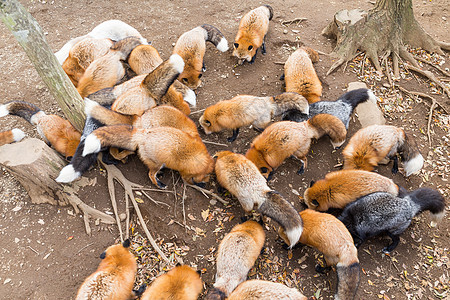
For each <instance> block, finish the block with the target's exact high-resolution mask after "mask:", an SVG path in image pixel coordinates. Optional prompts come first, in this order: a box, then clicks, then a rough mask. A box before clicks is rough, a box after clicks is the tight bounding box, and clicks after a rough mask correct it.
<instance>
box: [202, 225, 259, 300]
mask: <svg viewBox="0 0 450 300" xmlns="http://www.w3.org/2000/svg"><path fill="white" fill-rule="evenodd" d="M265 238H266V235H265V233H264V229H263V228H262V226H261V225H260V224H259V223H258V222H255V221H252V220H250V221H247V222H244V223H242V224H238V225H236V226H234V227H233V229H231V231H230V232H229V233H228V234H227V235H225V236H224V238H223V239H222V241H221V242H220V245H219V249H218V251H217V272H216V282H215V283H214V288H213V289H211V290H210V291H209V292H208V294H207V295H206V299H208V300H216V299H225V298H226V297H227V296H228V295H229V294H230V293H231V292H232V291H233V290H234V289H235V288H236V287H237V286H238V285H239V284H240V283H241V282H243V281H245V280H246V279H247V274H248V271H250V269H251V268H252V267H253V265H254V264H255V261H256V259H257V258H258V256H259V254H260V253H261V250H262V248H263V246H264V240H265Z"/></svg>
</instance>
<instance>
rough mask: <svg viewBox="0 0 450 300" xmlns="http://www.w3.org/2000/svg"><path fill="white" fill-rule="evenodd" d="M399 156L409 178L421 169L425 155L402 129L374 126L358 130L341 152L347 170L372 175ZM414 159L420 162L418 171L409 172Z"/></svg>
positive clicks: (415, 169)
mask: <svg viewBox="0 0 450 300" xmlns="http://www.w3.org/2000/svg"><path fill="white" fill-rule="evenodd" d="M397 153H400V154H401V155H402V162H403V164H404V165H405V171H406V173H407V176H409V175H410V174H411V173H414V172H415V171H417V169H420V168H422V165H423V158H422V155H421V154H420V152H419V150H418V148H417V146H416V144H415V142H414V140H413V139H411V138H410V137H408V136H407V135H406V133H405V131H404V130H403V129H402V128H398V127H395V126H389V125H371V126H368V127H365V128H362V129H360V130H358V131H357V132H356V133H355V134H354V135H353V136H352V138H351V139H350V141H349V142H348V145H347V146H346V147H345V148H344V150H343V151H342V154H343V156H344V169H360V170H366V171H372V170H373V169H374V167H376V166H377V165H378V164H379V163H383V162H386V161H389V160H390V158H392V157H395V156H396V155H397ZM414 159H416V160H417V163H416V167H409V168H408V166H409V165H410V166H413V165H414V163H412V164H411V163H410V164H409V165H408V162H412V161H413V160H414ZM394 168H396V165H395V166H394ZM396 171H397V170H395V172H396ZM393 172H394V171H393Z"/></svg>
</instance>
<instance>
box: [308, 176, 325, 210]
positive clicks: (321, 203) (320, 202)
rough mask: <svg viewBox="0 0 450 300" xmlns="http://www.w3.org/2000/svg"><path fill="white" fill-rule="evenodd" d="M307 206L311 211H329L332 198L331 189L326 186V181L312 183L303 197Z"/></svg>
mask: <svg viewBox="0 0 450 300" xmlns="http://www.w3.org/2000/svg"><path fill="white" fill-rule="evenodd" d="M303 197H304V201H305V204H306V206H308V208H309V209H313V210H318V211H327V210H328V208H329V206H328V203H329V202H330V197H331V189H330V188H328V187H327V186H326V183H325V181H324V180H319V181H317V182H314V181H312V182H311V185H310V187H309V188H308V189H306V191H305V194H304V195H303Z"/></svg>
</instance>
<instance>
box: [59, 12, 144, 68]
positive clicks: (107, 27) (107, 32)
mask: <svg viewBox="0 0 450 300" xmlns="http://www.w3.org/2000/svg"><path fill="white" fill-rule="evenodd" d="M130 36H135V37H138V38H139V39H140V41H141V43H142V44H147V40H146V39H144V38H143V37H142V35H141V34H140V33H139V32H138V31H137V30H136V29H134V28H133V27H131V26H130V25H128V24H126V23H124V22H122V21H119V20H108V21H105V22H103V23H100V24H99V25H97V26H96V27H95V28H94V29H92V31H91V32H89V33H88V34H86V35H83V36H79V37H76V38H74V39H71V40H70V41H68V42H67V43H66V44H65V45H64V46H63V47H62V48H61V49H60V50H59V51H58V52H56V53H55V56H56V58H57V59H58V61H59V63H60V64H61V65H62V64H63V62H64V61H65V60H66V58H67V56H68V55H69V51H70V49H72V47H73V46H74V45H75V44H76V43H78V42H79V41H82V40H84V39H86V38H93V39H111V40H113V41H119V40H122V39H124V38H126V37H130Z"/></svg>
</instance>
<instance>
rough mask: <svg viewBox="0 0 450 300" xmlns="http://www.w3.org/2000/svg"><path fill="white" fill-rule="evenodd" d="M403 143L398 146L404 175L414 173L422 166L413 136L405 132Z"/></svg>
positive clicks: (421, 157)
mask: <svg viewBox="0 0 450 300" xmlns="http://www.w3.org/2000/svg"><path fill="white" fill-rule="evenodd" d="M404 134H405V138H404V142H403V144H402V145H401V146H400V147H399V148H398V152H399V153H400V155H401V158H402V163H403V168H404V169H405V172H406V176H409V175H411V174H413V173H416V172H417V171H419V170H420V169H422V167H423V156H422V154H420V151H419V148H418V147H417V144H416V142H415V140H414V139H413V138H411V136H410V135H408V134H407V133H406V132H405V133H404Z"/></svg>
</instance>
